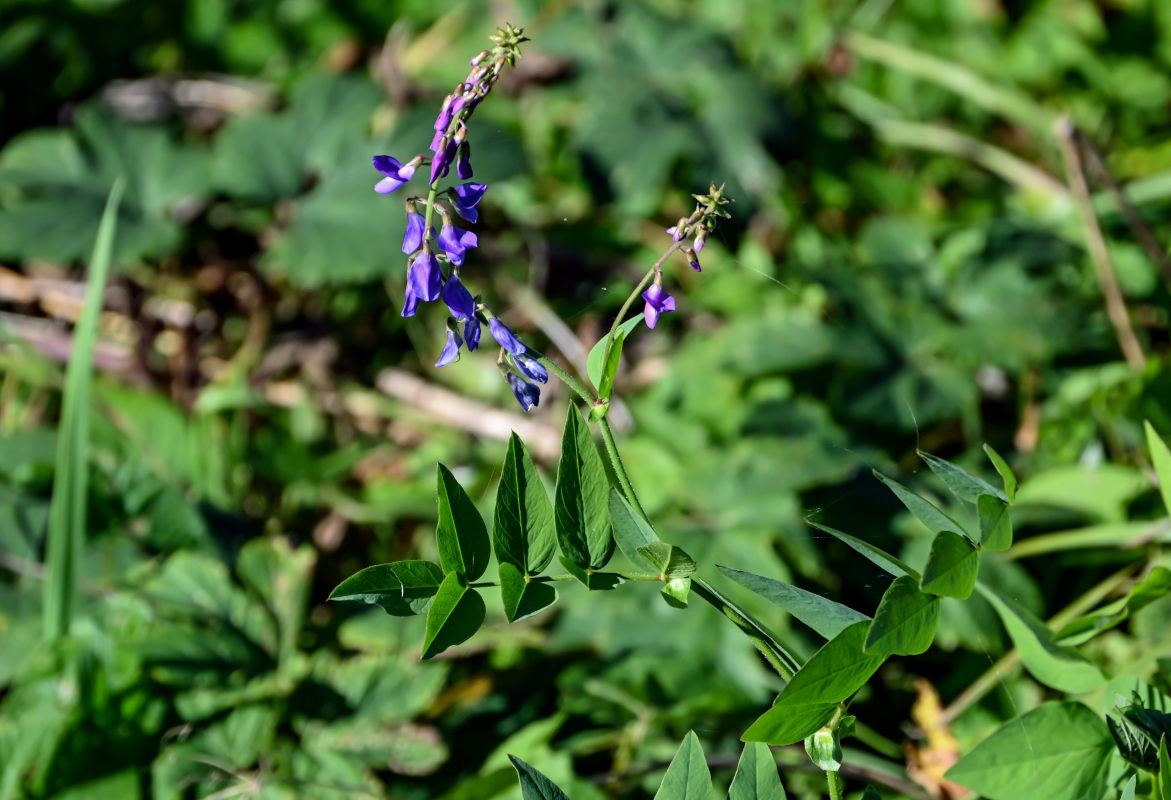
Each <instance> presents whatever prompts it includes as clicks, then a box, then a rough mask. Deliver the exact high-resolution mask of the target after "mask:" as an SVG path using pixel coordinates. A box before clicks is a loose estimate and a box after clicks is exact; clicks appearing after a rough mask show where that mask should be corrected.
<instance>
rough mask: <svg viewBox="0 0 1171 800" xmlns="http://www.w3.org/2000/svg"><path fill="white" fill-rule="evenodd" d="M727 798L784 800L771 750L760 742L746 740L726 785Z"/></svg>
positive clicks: (731, 799) (734, 799)
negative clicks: (729, 781) (729, 783)
mask: <svg viewBox="0 0 1171 800" xmlns="http://www.w3.org/2000/svg"><path fill="white" fill-rule="evenodd" d="M728 800H785V787H783V786H781V777H780V775H778V774H777V762H776V759H774V758H773V751H772V750H771V749H769V746H768V745H767V744H764V743H762V742H746V743H745V744H744V752H743V753H741V754H740V763H739V764H737V765H736V775H735V777H733V778H732V785H731V786H729V787H728Z"/></svg>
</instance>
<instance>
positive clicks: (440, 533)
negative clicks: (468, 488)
mask: <svg viewBox="0 0 1171 800" xmlns="http://www.w3.org/2000/svg"><path fill="white" fill-rule="evenodd" d="M438 473H439V474H438V479H437V483H438V491H439V525H438V527H437V528H436V529H435V536H436V538H437V539H438V540H439V563H440V564H441V565H443V571H444V572H445V573H458V574H460V575H462V576H464V578H466V579H467V580H469V581H474V580H475V579H476V578H478V577H480V576H481V575H483V574H484V569H485V568H486V567H487V566H488V557H489V555H490V551H491V548H490V546H489V544H488V529H487V528H486V527H485V526H484V518H483V517H481V516H480V512H479V511H477V510H476V506H475V505H474V504H473V503H472V499H471V498H470V497H468V493H467V492H465V491H464V488H463V487H462V486H460V485H459V482H458V481H457V480H456V479H455V476H454V475H452V474H451V470H449V469H448V468H447V467H445V466H443V465H442V464H440V465H439V467H438Z"/></svg>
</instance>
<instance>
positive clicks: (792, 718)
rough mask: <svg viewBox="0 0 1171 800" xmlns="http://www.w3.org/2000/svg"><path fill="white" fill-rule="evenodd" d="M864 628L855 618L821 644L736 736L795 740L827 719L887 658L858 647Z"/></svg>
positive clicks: (770, 740) (782, 741)
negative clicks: (762, 709) (743, 730)
mask: <svg viewBox="0 0 1171 800" xmlns="http://www.w3.org/2000/svg"><path fill="white" fill-rule="evenodd" d="M869 627H870V623H869V622H855V623H854V624H853V625H850V626H849V627H847V628H846V629H844V630H843V631H842V632H841V633H839V634H838V635H837V636H835V637H834V638H833V639H831V640H829V641H828V642H826V643H825V644H824V645H823V646H822V648H821V649H820V650H818V651H817V652H816V653H814V654H813V657H812V658H810V659H809V661H808V662H807V663H806V664H805V666H803V667H802V668H801V669H800V670H799V671H798V672H797V674H796V675H794V676H793V680H791V681H789V683H788V684H787V685H786V686H785V688H784V689H782V690H781V693H780V694H779V695H777V699H776V701H775V702H774V703H773V706H772V708H770V709H769V710H768V711H766V712H764V713H763V714H762V715H760V717H758V718H757V720H756V722H754V723H752V726H751V727H749V728H748V730H747V731H745V732H744V735H743V736H741V737H740V738H742V739H743V740H744V741H746V742H766V743H767V744H773V745H783V744H794V743H795V742H799V741H801V740H802V739H804V738H805V737H806V736H808V735H809V734H811V733H813V732H814V731H816V730H817V729H818V728H820V727H821V726H822V725H824V724H825V723H826V722H828V721H829V720H830V718H831V717H832V716H833V714H834V711H835V709H837V706H838V703H840V702H842V701H843V700H845V699H847V698H848V697H850V695H852V694H854V692H856V691H858V690H859V689H860V688H862V686H863V685H864V684H865V683H866V681H868V680H869V679H870V676H871V675H873V674H874V673H875V671H876V670H877V669H878V668H879V666H881V665H882V662H883V661H885V660H886V657H885V656H881V655H877V654H875V653H868V652H866V651H865V650H863V648H862V645H863V643H864V642H865V640H866V631H867V629H868V628H869Z"/></svg>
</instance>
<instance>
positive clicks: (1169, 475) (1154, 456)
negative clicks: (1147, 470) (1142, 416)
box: [1143, 421, 1171, 514]
mask: <svg viewBox="0 0 1171 800" xmlns="http://www.w3.org/2000/svg"><path fill="white" fill-rule="evenodd" d="M1143 427H1145V428H1146V431H1147V447H1148V448H1150V451H1151V464H1152V465H1153V466H1154V467H1155V475H1157V476H1158V478H1159V492H1160V493H1161V494H1162V495H1163V507H1164V508H1165V509H1167V513H1168V514H1171V450H1168V449H1167V443H1166V442H1164V441H1163V438H1162V437H1161V436H1159V434H1157V433H1155V429H1154V428H1153V427H1151V423H1150V422H1146V421H1144V422H1143Z"/></svg>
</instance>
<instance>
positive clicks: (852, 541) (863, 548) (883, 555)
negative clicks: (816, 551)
mask: <svg viewBox="0 0 1171 800" xmlns="http://www.w3.org/2000/svg"><path fill="white" fill-rule="evenodd" d="M809 524H810V525H812V526H813V527H815V528H817V529H818V530H819V531H825V532H826V533H828V534H829V535H831V536H833V537H835V538H837V539H839V540H841V541H842V542H844V543H845V544H847V545H848V546H849V547H850V548H851V549H853V550H854V551H855V552H857V553H859V554H860V555H862V556H863V557H864V558H866V559H867V560H868V561H870V563H872V564H874V565H876V566H877V567H878V568H880V569H882V570H885V571H886V572H889V573H890V574H891V575H894V576H895V577H901V576H903V575H910V576H911V577H912V578H914V579H915V580H916V581H917V580H919V573H918V572H916V571H915V570H913V569H911V568H910V567H908V566H907V565H906V564H904V563H903V562H902V561H899V560H898V559H897V558H895V557H894V556H892V555H891V554H890V553H888V552H886V551H885V550H883V549H882V548H879V547H875V546H874V545H872V544H870V543H869V542H864V541H862V540H861V539H859V538H857V537H855V536H851V535H850V534H848V533H843V532H842V531H839V530H837V529H836V528H831V527H829V526H828V525H820V524H818V523H816V522H810V523H809Z"/></svg>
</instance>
